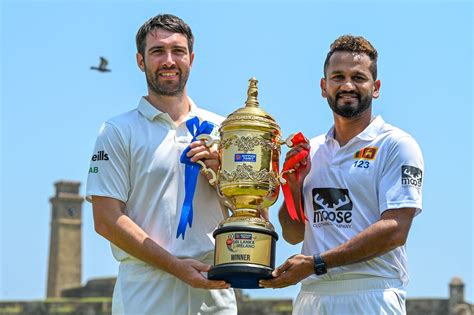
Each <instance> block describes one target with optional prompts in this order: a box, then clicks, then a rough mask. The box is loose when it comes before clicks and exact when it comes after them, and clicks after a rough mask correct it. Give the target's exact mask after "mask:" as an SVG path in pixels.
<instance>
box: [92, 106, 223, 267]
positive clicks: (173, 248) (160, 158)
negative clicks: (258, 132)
mask: <svg viewBox="0 0 474 315" xmlns="http://www.w3.org/2000/svg"><path fill="white" fill-rule="evenodd" d="M190 103H191V109H190V112H189V114H188V117H187V118H186V120H187V119H189V118H191V117H195V116H197V117H199V118H200V121H201V122H202V121H203V120H207V121H210V122H213V123H214V124H216V125H217V126H218V125H219V124H220V123H221V122H222V121H223V120H224V118H223V117H221V116H218V115H216V114H213V113H211V112H208V111H205V110H202V109H200V108H198V107H196V105H195V104H194V103H193V102H192V101H191V99H190ZM214 130H215V131H216V132H217V127H216V128H214ZM213 133H214V131H213ZM191 140H192V136H191V134H190V133H189V131H188V130H187V128H186V124H185V122H183V123H182V124H180V125H179V126H176V124H175V123H174V122H173V120H172V119H171V118H170V117H169V115H168V114H167V113H163V112H161V111H159V110H158V109H156V108H155V107H153V106H152V105H151V104H150V103H149V102H148V101H147V100H146V99H145V98H142V99H141V100H140V103H139V105H138V108H136V109H134V110H131V111H129V112H126V113H124V114H121V115H119V116H117V117H114V118H112V119H110V120H108V121H107V122H105V123H104V124H103V125H102V127H101V129H100V132H99V136H98V138H97V141H96V144H95V149H94V153H93V156H92V159H91V163H90V168H89V176H88V179H87V192H86V195H87V199H88V200H89V201H90V200H91V196H104V197H110V198H115V199H118V200H120V201H123V202H124V203H125V204H126V208H125V213H126V214H127V215H128V216H129V217H130V218H131V219H132V220H133V221H134V222H135V223H136V224H138V225H139V226H140V227H141V228H142V229H143V230H144V231H145V232H146V233H147V234H148V235H149V236H150V237H151V238H152V239H153V240H154V241H155V242H157V243H158V244H159V245H160V246H161V247H163V248H164V249H166V250H167V251H169V252H170V253H171V254H172V255H174V256H177V257H193V258H196V259H198V258H200V257H203V256H205V255H206V253H208V252H210V251H213V250H214V237H213V236H212V232H213V231H214V230H215V228H216V227H217V225H218V224H219V223H220V222H221V221H222V220H223V219H224V217H223V214H222V210H221V207H220V204H219V201H218V197H217V194H216V192H215V190H214V189H213V188H212V187H211V186H210V185H209V184H208V182H207V179H206V178H205V177H204V176H201V175H200V176H199V179H198V183H197V186H196V192H195V195H194V203H193V206H194V216H193V224H192V228H189V227H188V228H187V229H186V235H185V238H184V240H183V239H181V237H180V238H179V239H178V238H176V230H177V226H178V223H179V219H180V216H181V207H182V204H183V200H184V196H185V190H184V187H185V186H184V173H185V171H184V170H185V166H184V164H182V163H180V161H179V159H180V156H181V152H183V150H184V149H185V148H186V147H187V146H188V145H189V144H190V143H191ZM111 245H112V251H113V254H114V257H115V258H116V259H117V260H118V261H123V260H124V259H126V258H127V257H129V254H127V253H126V252H124V251H123V250H121V249H120V248H118V247H116V246H115V245H113V244H111Z"/></svg>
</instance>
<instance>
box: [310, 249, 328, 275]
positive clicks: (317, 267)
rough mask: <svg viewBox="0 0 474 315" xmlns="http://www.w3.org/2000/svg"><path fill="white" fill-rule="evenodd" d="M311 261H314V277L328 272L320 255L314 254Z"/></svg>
mask: <svg viewBox="0 0 474 315" xmlns="http://www.w3.org/2000/svg"><path fill="white" fill-rule="evenodd" d="M313 259H314V266H313V268H314V273H315V274H316V275H318V276H319V275H323V274H325V273H326V272H328V269H327V268H326V263H325V262H324V260H323V259H322V258H321V255H320V254H314V255H313Z"/></svg>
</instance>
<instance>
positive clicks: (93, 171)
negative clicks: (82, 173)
mask: <svg viewBox="0 0 474 315" xmlns="http://www.w3.org/2000/svg"><path fill="white" fill-rule="evenodd" d="M90 173H93V174H97V173H99V168H98V167H89V174H90Z"/></svg>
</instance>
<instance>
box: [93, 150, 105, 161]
mask: <svg viewBox="0 0 474 315" xmlns="http://www.w3.org/2000/svg"><path fill="white" fill-rule="evenodd" d="M91 160H92V161H108V160H109V155H108V154H107V153H105V151H98V152H97V154H94V155H93V156H92V159H91Z"/></svg>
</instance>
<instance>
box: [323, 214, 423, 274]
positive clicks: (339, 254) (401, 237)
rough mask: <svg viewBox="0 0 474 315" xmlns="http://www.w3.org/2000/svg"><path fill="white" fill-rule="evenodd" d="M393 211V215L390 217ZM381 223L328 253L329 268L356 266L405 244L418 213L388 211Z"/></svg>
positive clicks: (325, 258) (326, 257) (327, 263)
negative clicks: (415, 215) (415, 214)
mask: <svg viewBox="0 0 474 315" xmlns="http://www.w3.org/2000/svg"><path fill="white" fill-rule="evenodd" d="M389 211H390V213H388V212H389ZM389 211H387V213H384V215H383V216H382V219H381V220H380V221H377V222H376V223H374V224H372V225H371V226H369V227H368V228H367V229H365V230H364V231H362V232H361V233H359V234H357V235H356V236H355V237H353V238H352V239H350V240H349V241H347V242H345V243H343V244H341V245H339V246H337V247H335V248H333V249H330V250H328V251H325V252H323V253H322V254H321V257H322V258H323V260H324V261H325V262H326V265H327V267H328V268H332V267H338V266H344V265H348V264H354V263H358V262H362V261H366V260H369V259H372V258H375V257H378V256H381V255H383V254H385V253H387V252H389V251H391V250H393V249H394V248H396V247H399V246H402V245H404V244H405V242H406V238H407V236H408V231H409V229H410V226H411V222H412V219H413V215H414V212H415V209H409V208H407V209H397V210H389Z"/></svg>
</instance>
